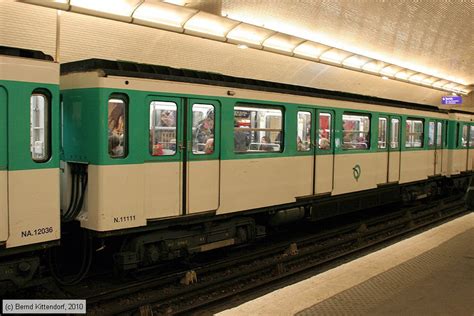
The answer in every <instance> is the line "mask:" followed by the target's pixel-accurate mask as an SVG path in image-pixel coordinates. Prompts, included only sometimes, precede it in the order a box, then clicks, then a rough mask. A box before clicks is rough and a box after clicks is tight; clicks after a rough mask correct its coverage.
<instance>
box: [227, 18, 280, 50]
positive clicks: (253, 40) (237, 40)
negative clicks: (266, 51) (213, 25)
mask: <svg viewBox="0 0 474 316" xmlns="http://www.w3.org/2000/svg"><path fill="white" fill-rule="evenodd" d="M275 33H276V32H275V31H270V30H267V29H264V28H262V27H258V26H254V25H250V24H246V23H242V24H239V25H237V26H236V27H235V28H234V29H233V30H231V31H230V32H229V34H227V40H228V41H229V42H230V43H234V44H247V45H248V46H250V47H255V48H262V43H263V42H264V41H265V40H266V39H267V38H269V37H270V36H271V35H272V34H275Z"/></svg>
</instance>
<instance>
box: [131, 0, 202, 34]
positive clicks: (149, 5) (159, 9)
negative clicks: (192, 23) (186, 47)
mask: <svg viewBox="0 0 474 316" xmlns="http://www.w3.org/2000/svg"><path fill="white" fill-rule="evenodd" d="M196 12H197V10H194V9H190V8H182V7H178V6H175V5H172V4H168V3H163V2H150V1H145V2H144V3H143V4H141V5H140V6H139V7H138V8H137V9H136V10H135V12H134V13H133V22H134V23H136V24H140V25H145V26H151V27H157V28H161V29H165V30H170V31H175V32H183V30H184V29H183V25H184V23H186V21H187V20H189V18H190V17H192V16H193V15H194V14H196Z"/></svg>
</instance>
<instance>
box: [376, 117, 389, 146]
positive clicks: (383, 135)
mask: <svg viewBox="0 0 474 316" xmlns="http://www.w3.org/2000/svg"><path fill="white" fill-rule="evenodd" d="M377 146H378V148H380V149H385V148H387V119H386V118H385V117H381V118H379V137H378V142H377Z"/></svg>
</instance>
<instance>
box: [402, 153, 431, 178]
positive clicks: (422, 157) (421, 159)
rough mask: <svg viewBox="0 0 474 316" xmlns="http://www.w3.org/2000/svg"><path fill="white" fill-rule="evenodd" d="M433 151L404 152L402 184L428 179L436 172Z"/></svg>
mask: <svg viewBox="0 0 474 316" xmlns="http://www.w3.org/2000/svg"><path fill="white" fill-rule="evenodd" d="M433 162H434V152H433V150H414V151H402V156H401V166H400V170H401V174H400V183H406V182H412V181H418V180H423V179H426V178H428V176H429V175H433V172H434V165H433Z"/></svg>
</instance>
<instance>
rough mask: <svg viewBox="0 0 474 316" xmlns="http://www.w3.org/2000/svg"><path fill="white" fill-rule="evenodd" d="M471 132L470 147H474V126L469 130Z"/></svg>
mask: <svg viewBox="0 0 474 316" xmlns="http://www.w3.org/2000/svg"><path fill="white" fill-rule="evenodd" d="M469 130H470V133H469V135H470V137H469V139H470V140H469V147H472V146H474V126H471V127H470V128H469Z"/></svg>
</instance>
